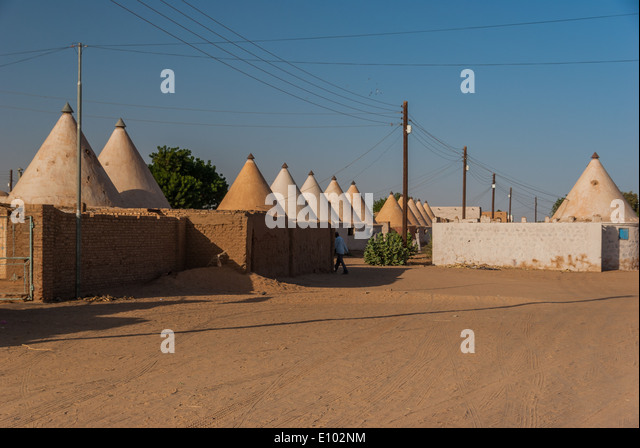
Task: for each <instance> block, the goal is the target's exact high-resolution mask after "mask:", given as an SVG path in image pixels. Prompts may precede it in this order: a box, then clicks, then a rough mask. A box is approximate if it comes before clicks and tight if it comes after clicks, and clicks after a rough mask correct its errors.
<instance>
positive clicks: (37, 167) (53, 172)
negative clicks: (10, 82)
mask: <svg viewBox="0 0 640 448" xmlns="http://www.w3.org/2000/svg"><path fill="white" fill-rule="evenodd" d="M72 112H73V111H72V110H71V107H70V106H69V104H68V103H67V104H66V105H65V108H64V109H63V112H62V116H61V117H60V118H59V119H58V122H57V123H56V124H55V126H54V127H53V129H52V130H51V132H50V133H49V136H48V137H47V138H46V140H45V141H44V143H42V146H41V147H40V149H39V150H38V152H37V153H36V155H35V156H34V158H33V160H32V161H31V163H30V164H29V166H28V167H27V169H26V170H25V171H24V173H23V174H22V176H21V177H20V179H19V180H18V183H17V184H16V186H15V187H14V189H13V191H12V192H11V194H10V195H9V198H8V200H9V201H11V200H13V199H22V200H23V201H24V202H25V203H26V204H52V205H58V206H66V207H75V206H76V205H77V188H78V187H77V182H78V181H77V152H78V146H77V145H78V143H77V135H78V126H77V123H76V120H75V119H74V118H73V115H72ZM80 147H81V153H82V176H81V178H82V202H83V203H85V204H86V205H87V206H88V207H127V206H128V205H127V204H126V203H125V202H124V201H122V199H121V197H120V194H119V193H118V190H117V189H116V187H115V186H114V185H113V183H112V182H111V180H110V179H109V176H108V175H107V173H106V172H105V170H104V168H103V167H102V165H101V164H100V161H99V160H98V157H96V155H95V153H94V152H93V149H91V145H89V142H88V141H87V139H86V138H85V136H84V134H83V135H82V136H81V143H80Z"/></svg>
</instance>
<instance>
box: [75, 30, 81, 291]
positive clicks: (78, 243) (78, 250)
mask: <svg viewBox="0 0 640 448" xmlns="http://www.w3.org/2000/svg"><path fill="white" fill-rule="evenodd" d="M77 110H78V114H77V119H78V121H77V123H78V130H77V131H78V135H77V138H78V140H77V146H78V151H77V158H78V160H77V164H78V168H77V169H78V173H77V174H78V179H77V182H78V185H77V187H78V192H77V205H76V298H79V297H80V274H81V271H80V268H81V266H82V263H81V246H82V244H81V241H82V42H78V109H77Z"/></svg>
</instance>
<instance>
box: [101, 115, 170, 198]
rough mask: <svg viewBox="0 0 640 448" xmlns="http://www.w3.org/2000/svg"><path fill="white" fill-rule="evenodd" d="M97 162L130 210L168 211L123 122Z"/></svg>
mask: <svg viewBox="0 0 640 448" xmlns="http://www.w3.org/2000/svg"><path fill="white" fill-rule="evenodd" d="M98 160H100V163H101V164H102V166H103V167H104V170H105V171H106V173H107V174H108V175H109V178H110V179H111V181H112V182H113V185H115V187H116V188H117V190H118V191H119V192H120V195H121V197H122V199H123V200H124V201H125V202H126V203H127V205H128V206H129V207H135V208H171V206H170V205H169V201H167V198H166V197H165V196H164V193H162V190H161V189H160V186H159V185H158V183H157V182H156V180H155V178H154V177H153V174H151V171H149V167H147V164H146V163H145V162H144V160H143V159H142V156H141V155H140V153H139V152H138V150H137V149H136V146H135V145H134V144H133V142H132V141H131V138H130V137H129V133H128V132H127V131H126V130H125V124H124V121H122V118H121V119H120V120H119V121H118V123H117V124H116V127H115V129H114V130H113V133H112V134H111V137H110V138H109V141H107V144H106V145H105V146H104V148H103V149H102V152H101V153H100V156H99V157H98Z"/></svg>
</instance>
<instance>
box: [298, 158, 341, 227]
mask: <svg viewBox="0 0 640 448" xmlns="http://www.w3.org/2000/svg"><path fill="white" fill-rule="evenodd" d="M300 192H301V193H302V196H304V198H305V200H306V201H307V203H308V204H309V206H310V207H311V209H312V210H313V213H314V214H315V216H316V217H317V218H318V219H319V220H320V221H324V222H331V221H334V222H337V221H338V215H337V214H335V212H334V211H333V209H332V208H331V207H330V205H329V202H328V201H327V197H326V196H325V195H324V193H323V192H322V189H321V188H320V184H318V181H317V180H316V178H315V175H314V174H313V171H309V175H308V176H307V180H305V181H304V184H302V187H300ZM331 218H333V220H332V219H331Z"/></svg>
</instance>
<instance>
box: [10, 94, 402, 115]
mask: <svg viewBox="0 0 640 448" xmlns="http://www.w3.org/2000/svg"><path fill="white" fill-rule="evenodd" d="M0 93H6V94H11V95H22V96H29V97H35V98H46V99H55V100H67V98H66V97H61V96H50V95H39V94H34V93H27V92H16V91H11V90H2V89H0ZM83 101H84V102H85V103H94V104H105V105H112V106H126V107H136V108H144V109H160V110H179V111H187V112H213V113H224V114H249V115H326V116H335V115H342V114H341V113H337V112H273V111H269V112H259V111H239V110H222V109H201V108H193V107H175V106H155V105H148V104H131V103H117V102H112V101H96V100H85V99H83ZM363 114H368V112H367V113H363ZM354 115H359V114H358V113H354ZM387 116H388V117H389V118H395V115H392V114H388V115H387Z"/></svg>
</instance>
